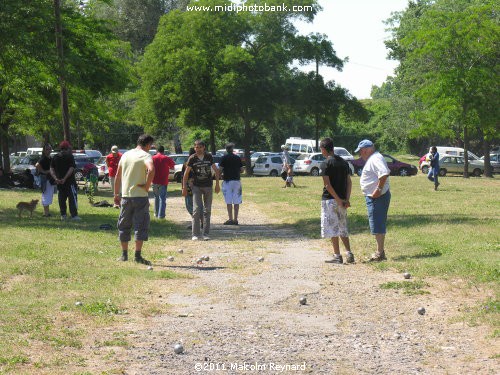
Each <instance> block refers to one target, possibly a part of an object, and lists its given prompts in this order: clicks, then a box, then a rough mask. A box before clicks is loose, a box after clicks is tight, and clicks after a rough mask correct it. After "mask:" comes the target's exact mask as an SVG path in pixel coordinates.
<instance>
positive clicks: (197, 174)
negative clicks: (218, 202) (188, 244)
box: [182, 140, 220, 241]
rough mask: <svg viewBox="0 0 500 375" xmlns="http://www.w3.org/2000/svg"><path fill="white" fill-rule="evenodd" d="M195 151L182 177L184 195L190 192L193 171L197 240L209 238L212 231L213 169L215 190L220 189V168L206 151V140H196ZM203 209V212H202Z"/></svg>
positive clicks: (194, 235) (194, 229) (194, 216)
mask: <svg viewBox="0 0 500 375" xmlns="http://www.w3.org/2000/svg"><path fill="white" fill-rule="evenodd" d="M194 150H195V153H194V154H193V155H191V156H190V157H189V159H188V161H187V166H186V170H185V171H184V176H183V178H182V196H183V197H186V196H187V194H188V191H187V184H188V179H189V173H190V172H191V171H193V185H192V186H191V189H192V191H193V225H192V240H193V241H197V240H199V239H203V240H205V241H207V240H209V239H210V237H208V235H209V233H210V216H211V211H212V198H213V192H212V183H213V178H212V170H213V171H214V173H215V192H216V193H217V194H218V193H219V191H220V186H219V169H218V168H217V166H216V165H215V163H214V160H213V158H212V155H211V154H209V153H208V152H206V151H205V142H203V141H201V140H196V141H195V142H194ZM202 211H203V213H202ZM202 214H203V237H202V236H201V231H200V218H201V217H202Z"/></svg>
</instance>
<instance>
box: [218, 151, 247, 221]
mask: <svg viewBox="0 0 500 375" xmlns="http://www.w3.org/2000/svg"><path fill="white" fill-rule="evenodd" d="M233 150H234V143H228V144H227V145H226V151H227V154H226V155H224V156H223V157H222V159H221V161H220V163H219V167H220V168H221V170H222V172H223V173H224V175H223V179H224V181H222V194H223V195H224V200H225V201H226V205H227V214H228V216H229V220H227V221H226V222H224V225H238V212H239V209H240V204H241V202H242V200H241V180H240V174H241V168H243V163H242V162H241V159H240V157H239V156H238V155H235V154H234V153H233ZM233 207H234V216H233Z"/></svg>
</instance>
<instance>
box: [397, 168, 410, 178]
mask: <svg viewBox="0 0 500 375" xmlns="http://www.w3.org/2000/svg"><path fill="white" fill-rule="evenodd" d="M399 175H400V176H403V177H405V176H408V175H409V173H408V169H406V168H400V169H399Z"/></svg>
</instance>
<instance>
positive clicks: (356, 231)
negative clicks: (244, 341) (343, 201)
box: [242, 156, 500, 332]
mask: <svg viewBox="0 0 500 375" xmlns="http://www.w3.org/2000/svg"><path fill="white" fill-rule="evenodd" d="M396 157H397V158H398V159H400V160H404V161H408V162H413V164H416V162H418V160H417V159H414V160H412V159H411V158H410V157H409V156H408V157H402V156H396ZM294 181H295V183H296V184H297V186H298V187H297V188H296V189H294V188H291V189H281V186H282V180H281V179H279V178H275V179H273V178H270V177H251V178H245V179H244V180H243V192H244V193H243V194H244V199H245V201H247V202H254V203H257V205H258V207H259V209H260V210H262V211H263V212H265V213H266V214H267V215H269V216H270V217H274V218H277V219H279V220H281V221H282V222H284V223H287V225H289V226H292V227H293V228H294V229H295V230H297V231H299V232H301V233H302V234H303V235H304V236H306V237H309V238H313V239H316V238H320V227H321V223H320V207H321V206H320V199H321V192H322V179H321V178H317V177H308V176H296V177H295V178H294ZM440 182H441V186H440V189H439V191H434V190H433V184H432V183H431V182H430V181H428V180H427V179H426V176H425V175H423V174H422V173H419V174H418V175H417V176H412V177H391V178H390V184H391V193H392V198H391V206H390V208H389V217H388V232H387V236H386V253H387V256H388V258H389V260H388V261H387V262H382V263H378V264H374V265H373V267H374V268H375V269H379V270H385V269H389V268H390V269H394V270H396V271H398V272H405V271H408V272H411V273H412V275H414V276H415V277H418V278H419V279H425V277H438V278H440V279H444V280H448V281H451V280H457V279H458V280H460V285H463V286H465V287H471V288H472V287H475V286H477V285H481V286H482V288H483V289H487V290H489V291H491V294H493V295H494V299H493V300H494V301H496V302H495V303H498V301H499V294H500V288H499V287H498V282H499V276H500V270H499V264H500V230H499V229H498V228H500V196H499V194H498V191H499V189H500V179H499V178H498V176H496V177H495V178H492V179H491V178H490V179H488V178H469V179H464V178H462V177H443V178H441V179H440ZM352 183H353V189H352V195H351V205H352V207H351V208H349V211H348V220H349V232H350V241H351V247H352V249H353V251H354V253H355V254H356V256H357V257H358V259H361V258H364V257H367V256H369V255H370V253H372V252H373V251H374V250H375V240H374V238H373V236H372V235H370V231H369V227H368V219H367V213H366V205H365V201H364V197H363V196H362V194H361V191H360V187H359V177H357V176H354V177H352ZM242 212H244V205H243V207H242ZM329 246H330V245H329V244H328V243H327V242H326V241H325V248H329ZM405 290H407V289H405ZM484 298H485V302H484V303H481V304H479V305H478V306H475V308H474V309H475V311H480V312H481V313H475V314H474V318H473V319H474V320H475V321H476V322H485V323H486V324H489V325H491V326H492V327H496V331H497V332H498V331H500V329H499V327H500V314H499V311H498V309H489V310H488V309H486V310H487V312H486V310H485V311H483V310H481V308H480V306H482V305H484V304H486V303H490V302H488V301H489V300H486V298H488V297H486V295H485V297H484ZM465 319H470V316H468V317H465ZM494 329H495V328H494Z"/></svg>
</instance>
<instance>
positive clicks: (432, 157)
mask: <svg viewBox="0 0 500 375" xmlns="http://www.w3.org/2000/svg"><path fill="white" fill-rule="evenodd" d="M429 161H430V163H431V168H430V169H429V173H428V174H427V178H428V179H429V181H431V182H434V190H437V189H438V186H439V181H438V176H439V152H438V150H437V147H436V146H432V148H431V153H430V154H429Z"/></svg>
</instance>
